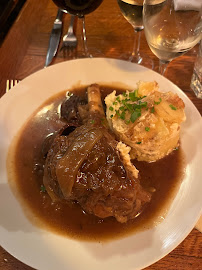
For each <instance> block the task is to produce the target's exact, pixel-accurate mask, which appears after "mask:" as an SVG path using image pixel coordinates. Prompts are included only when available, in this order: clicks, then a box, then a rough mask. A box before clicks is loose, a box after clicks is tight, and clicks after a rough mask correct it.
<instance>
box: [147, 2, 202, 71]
mask: <svg viewBox="0 0 202 270" xmlns="http://www.w3.org/2000/svg"><path fill="white" fill-rule="evenodd" d="M143 23H144V29H145V36H146V39H147V42H148V44H149V47H150V49H151V51H152V52H153V53H154V54H155V55H156V56H157V57H158V58H159V72H160V74H162V75H163V74H164V72H165V70H166V68H167V65H168V63H169V62H170V61H172V60H173V59H174V58H176V57H178V56H180V55H182V54H184V53H186V52H187V51H189V50H190V49H191V48H193V47H194V46H195V45H196V44H197V43H198V42H199V41H200V39H201V38H202V2H201V1H182V0H181V1H179V0H144V6H143Z"/></svg>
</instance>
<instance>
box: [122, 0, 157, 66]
mask: <svg viewBox="0 0 202 270" xmlns="http://www.w3.org/2000/svg"><path fill="white" fill-rule="evenodd" d="M117 2H118V4H119V7H120V10H121V12H122V14H123V16H124V17H125V19H126V20H127V21H128V22H129V23H130V24H131V25H132V26H133V29H134V31H135V37H134V38H135V40H134V46H133V51H132V53H130V55H125V56H123V58H126V59H127V60H129V61H131V62H134V63H137V64H141V65H143V66H146V67H148V68H153V61H152V60H151V59H150V58H149V57H148V56H146V55H142V54H140V38H141V31H142V30H143V29H144V26H143V19H142V11H143V0H117Z"/></svg>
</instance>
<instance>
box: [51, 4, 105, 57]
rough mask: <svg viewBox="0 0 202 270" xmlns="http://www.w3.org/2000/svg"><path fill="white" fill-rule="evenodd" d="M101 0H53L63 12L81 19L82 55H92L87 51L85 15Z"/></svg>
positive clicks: (97, 5) (96, 6)
mask: <svg viewBox="0 0 202 270" xmlns="http://www.w3.org/2000/svg"><path fill="white" fill-rule="evenodd" d="M102 1H103V0H53V2H54V3H55V4H56V5H57V6H58V7H59V8H60V9H61V10H63V11H64V12H66V13H69V14H72V15H75V16H77V17H78V18H79V19H81V20H82V39H83V45H84V57H92V56H91V55H90V53H89V51H88V47H87V38H86V27H85V15H86V14H89V13H91V12H93V11H94V10H95V9H96V8H98V7H99V6H100V4H101V3H102Z"/></svg>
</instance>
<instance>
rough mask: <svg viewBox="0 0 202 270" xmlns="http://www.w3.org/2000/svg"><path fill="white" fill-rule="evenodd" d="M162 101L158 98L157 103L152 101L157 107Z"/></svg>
mask: <svg viewBox="0 0 202 270" xmlns="http://www.w3.org/2000/svg"><path fill="white" fill-rule="evenodd" d="M161 101H162V99H161V98H159V101H154V104H156V105H159V104H160V103H161Z"/></svg>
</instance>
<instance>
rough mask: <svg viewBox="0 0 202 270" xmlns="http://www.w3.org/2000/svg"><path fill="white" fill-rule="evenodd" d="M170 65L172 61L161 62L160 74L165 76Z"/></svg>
mask: <svg viewBox="0 0 202 270" xmlns="http://www.w3.org/2000/svg"><path fill="white" fill-rule="evenodd" d="M169 63H170V61H165V60H159V73H160V74H161V75H164V73H165V71H166V68H167V66H168V64H169Z"/></svg>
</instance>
